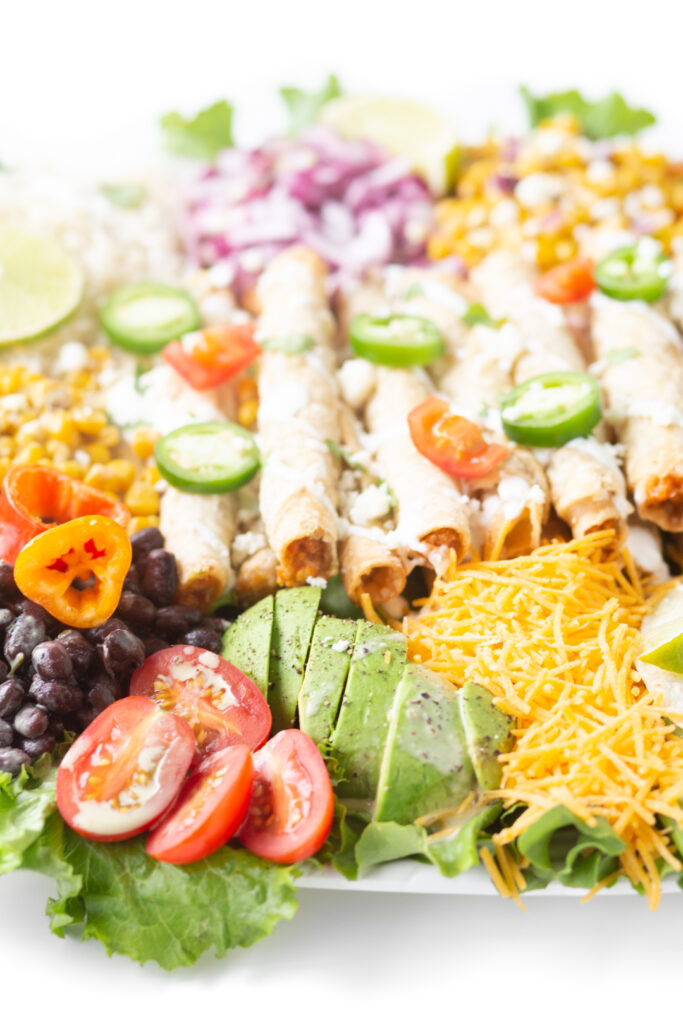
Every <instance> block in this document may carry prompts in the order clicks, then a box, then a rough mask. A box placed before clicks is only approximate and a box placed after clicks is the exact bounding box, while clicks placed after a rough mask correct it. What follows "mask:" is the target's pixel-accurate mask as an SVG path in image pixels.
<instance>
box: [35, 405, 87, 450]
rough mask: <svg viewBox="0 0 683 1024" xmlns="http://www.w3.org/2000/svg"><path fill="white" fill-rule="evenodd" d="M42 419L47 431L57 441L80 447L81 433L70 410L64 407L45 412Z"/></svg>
mask: <svg viewBox="0 0 683 1024" xmlns="http://www.w3.org/2000/svg"><path fill="white" fill-rule="evenodd" d="M40 419H41V423H42V424H43V425H44V427H45V430H46V431H47V433H48V434H49V435H50V437H52V438H54V440H55V441H63V442H64V444H68V445H69V446H70V447H71V448H77V447H78V445H79V444H80V442H81V435H80V433H79V431H78V428H77V427H76V425H75V424H74V421H73V416H72V415H71V413H70V412H65V410H64V409H55V410H54V411H52V412H45V413H43V415H42V416H41V417H40Z"/></svg>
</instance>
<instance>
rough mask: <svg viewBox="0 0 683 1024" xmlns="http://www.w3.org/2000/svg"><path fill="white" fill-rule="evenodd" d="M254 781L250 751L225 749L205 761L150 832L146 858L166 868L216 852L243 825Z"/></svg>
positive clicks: (236, 748) (233, 748) (240, 748)
mask: <svg viewBox="0 0 683 1024" xmlns="http://www.w3.org/2000/svg"><path fill="white" fill-rule="evenodd" d="M253 781H254V765H253V762H252V759H251V751H250V750H249V747H244V746H240V747H227V748H226V749H225V750H219V751H218V753H216V754H212V755H211V757H207V758H205V759H204V760H203V761H202V763H201V764H200V766H199V768H197V770H196V771H195V772H193V773H192V775H190V777H189V779H188V780H187V781H186V783H185V785H184V786H183V788H182V789H181V791H180V796H179V797H178V800H177V802H176V804H175V806H174V807H173V809H172V810H171V812H170V813H169V814H167V815H166V817H165V818H164V819H163V821H162V822H161V823H160V824H159V825H157V826H156V828H154V829H153V830H152V831H151V832H150V835H149V839H148V840H147V845H146V847H145V849H146V850H147V853H148V854H149V855H150V857H154V858H155V859H156V860H163V861H166V863H167V864H193V863H194V862H195V861H196V860H201V859H202V858H203V857H208V856H209V854H211V853H215V852H216V850H218V849H220V847H221V846H223V845H224V843H227V841H228V839H231V838H232V837H233V836H234V834H235V832H236V831H237V829H238V828H239V827H240V825H241V824H242V822H243V821H244V817H245V815H246V813H247V808H248V807H249V800H250V799H251V786H252V783H253Z"/></svg>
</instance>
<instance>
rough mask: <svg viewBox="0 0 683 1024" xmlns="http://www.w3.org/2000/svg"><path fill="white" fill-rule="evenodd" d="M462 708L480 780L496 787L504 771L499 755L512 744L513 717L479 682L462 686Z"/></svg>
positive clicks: (478, 779)
mask: <svg viewBox="0 0 683 1024" xmlns="http://www.w3.org/2000/svg"><path fill="white" fill-rule="evenodd" d="M460 710H461V712H462V723H463V726H464V728H465V740H466V743H467V752H468V754H469V755H470V757H471V759H472V766H473V767H474V773H475V775H476V777H477V782H478V783H479V785H480V786H481V788H482V789H483V790H487V789H497V788H498V787H499V786H500V780H501V777H502V773H503V770H502V767H501V764H500V761H499V760H498V755H499V754H502V753H505V752H506V751H508V750H510V749H511V748H512V743H513V739H512V732H511V728H512V725H513V719H512V718H510V716H509V715H506V714H505V713H504V712H503V711H501V710H500V708H497V707H496V705H495V704H494V703H493V697H492V696H491V694H490V693H489V691H488V690H487V689H485V688H484V687H483V686H479V685H478V684H477V683H465V685H464V686H463V688H462V690H461V691H460Z"/></svg>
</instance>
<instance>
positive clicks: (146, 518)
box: [0, 348, 159, 532]
mask: <svg viewBox="0 0 683 1024" xmlns="http://www.w3.org/2000/svg"><path fill="white" fill-rule="evenodd" d="M110 358H111V356H110V354H109V352H108V351H107V349H105V348H91V349H90V350H89V356H88V363H87V365H86V366H85V368H83V369H79V370H74V371H69V372H67V373H61V374H54V375H51V376H50V377H48V376H45V375H43V374H41V373H36V372H33V371H31V370H29V369H27V368H26V367H23V366H12V367H4V368H0V480H2V478H3V477H4V476H5V474H6V473H7V471H8V470H9V469H10V468H11V467H12V466H15V465H21V464H25V463H37V464H39V465H48V466H54V467H55V468H56V469H59V470H62V471H63V472H65V473H68V474H69V475H70V476H73V477H76V478H78V479H79V480H83V481H85V483H87V484H91V485H92V486H93V487H98V488H100V489H101V490H103V491H106V492H107V493H108V494H111V495H112V496H114V497H116V498H118V499H119V500H122V501H124V502H125V504H126V505H127V506H128V508H129V509H130V511H131V513H132V517H133V518H132V519H131V523H130V530H131V532H134V531H135V530H140V529H142V528H143V527H144V526H157V525H158V522H159V517H158V512H159V492H158V490H157V488H156V484H157V483H158V481H159V471H158V469H157V468H156V464H155V462H154V457H153V453H154V443H155V441H156V439H157V437H158V435H157V434H154V433H153V432H152V431H150V430H146V429H140V430H136V431H135V432H134V433H133V436H132V439H131V443H130V445H129V444H127V443H126V442H125V441H124V439H123V438H122V436H121V432H120V430H119V428H118V427H116V426H114V425H113V424H111V423H110V422H109V420H108V418H107V415H106V413H105V412H104V411H103V409H102V408H101V400H102V394H101V391H100V390H99V387H98V379H97V378H98V373H99V371H100V370H101V369H102V367H103V366H104V365H105V363H106V362H107V361H108V360H109V359H110Z"/></svg>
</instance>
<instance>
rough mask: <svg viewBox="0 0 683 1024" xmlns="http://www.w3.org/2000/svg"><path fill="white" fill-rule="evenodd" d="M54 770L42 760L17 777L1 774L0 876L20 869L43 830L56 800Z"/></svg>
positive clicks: (50, 761) (55, 768)
mask: <svg viewBox="0 0 683 1024" xmlns="http://www.w3.org/2000/svg"><path fill="white" fill-rule="evenodd" d="M56 779H57V767H56V765H54V764H53V763H52V759H51V758H50V757H49V756H47V757H43V758H41V759H40V761H38V762H37V763H36V764H35V765H33V766H32V767H31V768H29V769H28V770H27V769H26V768H22V770H21V772H20V773H19V775H17V776H16V778H12V776H11V775H8V774H7V773H6V772H0V875H3V874H6V873H7V872H8V871H15V870H16V869H17V868H19V867H21V866H22V862H23V857H24V853H25V852H26V850H27V849H28V848H29V847H30V846H31V844H32V843H33V842H34V841H35V840H36V839H37V838H38V836H39V835H40V834H41V832H42V831H43V827H44V825H45V822H46V821H47V819H48V818H49V816H50V815H51V814H52V812H53V811H54V809H55V807H56V804H57V800H56V796H55V783H56Z"/></svg>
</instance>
